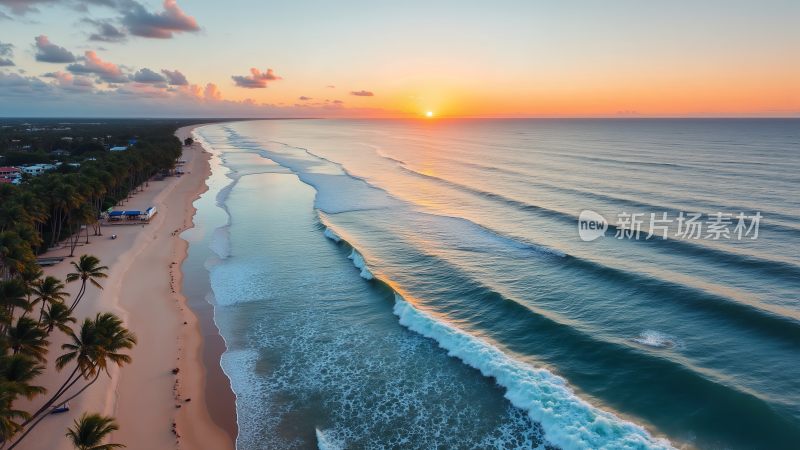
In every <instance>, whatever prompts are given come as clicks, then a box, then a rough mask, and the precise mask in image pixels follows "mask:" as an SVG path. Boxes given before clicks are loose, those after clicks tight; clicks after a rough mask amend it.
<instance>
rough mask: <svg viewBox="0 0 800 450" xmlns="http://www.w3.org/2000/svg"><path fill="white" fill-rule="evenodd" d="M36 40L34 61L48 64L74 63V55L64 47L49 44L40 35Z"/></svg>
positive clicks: (47, 40) (45, 37)
mask: <svg viewBox="0 0 800 450" xmlns="http://www.w3.org/2000/svg"><path fill="white" fill-rule="evenodd" d="M35 40H36V60H37V61H40V62H48V63H70V62H74V61H75V55H73V54H72V52H70V51H69V50H67V49H65V48H64V47H59V46H58V45H56V44H53V43H52V42H50V39H48V38H47V36H45V35H43V34H42V35H40V36H37V37H36V38H35Z"/></svg>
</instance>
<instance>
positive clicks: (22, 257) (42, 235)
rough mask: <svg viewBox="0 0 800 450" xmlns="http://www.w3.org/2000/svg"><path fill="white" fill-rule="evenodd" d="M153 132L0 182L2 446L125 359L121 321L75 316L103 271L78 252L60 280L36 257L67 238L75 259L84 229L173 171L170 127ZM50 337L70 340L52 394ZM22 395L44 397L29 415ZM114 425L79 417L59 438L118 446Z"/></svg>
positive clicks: (127, 336) (177, 146) (79, 444)
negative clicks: (55, 168) (65, 166)
mask: <svg viewBox="0 0 800 450" xmlns="http://www.w3.org/2000/svg"><path fill="white" fill-rule="evenodd" d="M159 130H160V131H159ZM159 130H156V129H150V130H148V132H142V133H140V136H141V137H140V138H139V139H138V141H137V143H136V144H135V145H134V146H133V147H131V148H130V149H128V150H127V151H124V152H118V153H105V154H102V155H100V156H99V157H97V158H96V159H95V160H86V161H83V162H81V165H80V167H79V168H74V169H72V170H71V171H70V170H64V171H61V172H51V173H45V174H42V175H40V176H38V177H33V178H30V179H26V180H25V181H24V182H23V183H22V184H20V185H19V186H13V185H10V184H0V449H13V448H16V447H17V446H18V445H20V443H21V442H23V441H24V440H25V439H27V438H28V437H29V436H31V434H30V433H31V432H32V430H34V429H35V428H36V426H37V425H38V424H39V423H40V422H41V421H42V420H44V419H45V418H46V417H47V416H48V415H49V414H51V413H53V412H54V411H57V410H59V409H63V408H65V407H66V406H67V404H68V402H69V401H70V400H72V399H74V398H76V397H77V396H79V395H81V394H82V393H83V392H84V391H86V390H87V389H88V388H89V387H90V386H91V385H92V384H94V383H95V382H96V381H97V380H98V379H99V377H100V376H101V375H102V374H103V373H108V370H109V369H110V367H111V366H113V365H119V366H121V365H124V364H127V363H129V362H130V356H129V355H128V354H127V353H126V351H127V350H129V349H131V348H132V347H133V346H134V345H135V343H136V337H135V336H134V334H133V333H131V332H130V331H129V330H127V329H126V328H125V327H124V326H123V323H122V321H121V320H120V319H119V318H118V317H116V316H115V315H113V314H109V313H100V314H97V315H95V316H94V317H88V318H86V319H84V320H83V321H82V322H78V320H77V319H76V318H75V317H74V315H73V314H74V311H75V308H76V307H77V306H78V304H79V303H80V301H81V299H82V298H83V297H84V296H85V295H86V293H87V291H88V290H89V289H91V288H92V286H94V287H95V288H99V289H102V285H101V282H102V279H103V278H106V276H107V267H105V266H103V265H102V264H101V262H100V261H99V260H98V259H97V258H95V257H93V256H91V255H83V256H81V257H80V258H79V259H78V260H77V261H72V262H70V264H71V267H72V271H71V273H69V274H68V275H67V277H66V279H65V280H60V279H58V278H55V277H52V276H45V275H44V274H43V272H42V270H41V268H40V267H39V265H38V263H37V260H36V255H37V254H38V253H41V252H43V251H44V250H46V249H47V248H49V247H52V246H54V245H56V244H59V243H61V242H63V241H66V242H67V243H68V245H69V248H70V253H72V251H74V249H75V246H76V244H77V242H78V240H79V239H81V240H82V239H84V238H85V239H87V240H88V239H89V235H90V230H93V233H94V234H100V232H101V230H100V226H99V218H100V214H101V212H102V211H104V210H105V209H107V208H108V207H110V206H113V205H115V204H117V203H118V202H120V201H121V200H124V199H125V198H127V197H128V196H129V195H130V194H131V193H133V192H134V191H135V190H136V189H139V188H140V187H141V186H142V185H143V184H146V183H147V181H148V180H149V179H150V178H151V177H152V176H153V175H155V174H157V173H158V172H160V171H163V170H170V169H172V168H174V165H175V162H176V160H177V158H179V157H180V155H181V148H182V144H181V142H180V141H178V139H177V138H176V137H174V135H173V132H174V127H162V128H160V129H159ZM84 231H85V233H84ZM69 283H75V284H78V285H79V287H78V289H77V293H76V294H75V295H71V294H70V293H69V292H67V290H66V284H69ZM54 333H63V334H64V335H66V343H65V344H64V345H62V346H61V351H60V352H59V354H58V355H57V356H56V358H55V366H56V369H57V370H58V371H59V374H60V376H61V377H62V380H61V382H60V384H59V385H58V387H57V388H54V389H55V390H53V389H51V390H49V391H48V390H47V389H45V388H44V387H43V386H41V381H39V382H37V380H40V376H41V375H42V373H43V372H44V371H45V369H46V367H47V365H46V364H47V361H48V353H49V351H50V350H51V349H49V344H50V342H51V337H52V336H54ZM25 399H27V400H34V399H36V400H39V399H43V400H41V401H37V402H35V404H36V405H40V406H38V407H36V408H35V409H33V410H26V409H24V408H22V407H21V406H20V405H21V404H31V403H26V402H24V400H25ZM116 429H117V425H116V423H115V421H114V419H113V418H111V417H104V416H101V415H97V414H83V415H82V416H81V417H80V418H79V419H77V420H75V422H74V424H73V426H72V427H70V429H69V430H65V438H67V439H69V440H70V441H71V442H72V443H73V444H74V446H75V448H113V447H115V446H118V445H117V444H103V441H104V440H105V439H106V437H107V435H108V434H109V433H111V432H113V431H114V430H116Z"/></svg>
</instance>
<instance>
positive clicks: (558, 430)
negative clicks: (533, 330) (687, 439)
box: [394, 295, 673, 450]
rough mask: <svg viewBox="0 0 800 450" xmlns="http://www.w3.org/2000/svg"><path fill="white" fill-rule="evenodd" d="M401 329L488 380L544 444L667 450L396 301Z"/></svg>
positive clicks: (540, 374) (560, 385)
mask: <svg viewBox="0 0 800 450" xmlns="http://www.w3.org/2000/svg"><path fill="white" fill-rule="evenodd" d="M394 313H395V314H396V315H397V316H398V317H399V318H400V324H402V325H403V326H405V327H407V328H409V329H410V330H412V331H415V332H417V333H419V334H422V335H423V336H426V337H428V338H431V339H434V340H435V341H436V342H438V344H439V346H441V347H442V348H444V349H445V350H447V351H448V354H449V355H450V356H454V357H456V358H458V359H460V360H462V361H463V362H464V363H466V364H467V365H469V366H471V367H474V368H476V369H478V370H480V371H481V373H482V374H483V375H484V376H487V377H493V378H495V380H497V383H498V384H499V385H501V386H503V387H505V388H506V395H505V396H506V398H508V399H509V400H510V401H511V403H512V404H514V406H516V407H518V408H521V409H524V410H525V411H527V412H528V414H529V415H530V417H531V419H533V420H534V421H536V422H539V423H541V424H542V427H543V428H544V431H545V439H547V440H548V441H549V442H551V443H553V444H555V445H556V446H558V447H561V448H562V449H565V450H569V449H642V448H653V449H666V448H673V447H672V446H671V445H670V443H669V442H668V441H666V440H664V439H658V438H654V437H652V436H650V435H649V434H648V432H647V431H646V430H645V429H644V428H642V427H640V426H638V425H636V424H633V423H631V422H628V421H625V420H623V419H621V418H619V417H617V416H615V415H614V414H612V413H609V412H607V411H602V410H600V409H598V408H595V407H594V406H592V405H589V404H588V403H586V402H585V401H583V400H581V399H580V398H579V397H578V396H577V395H575V393H574V392H573V391H572V390H571V389H570V388H569V387H568V386H567V384H566V381H565V380H564V379H563V378H561V377H558V376H556V375H554V374H552V373H550V372H548V371H547V370H543V369H537V368H535V367H533V366H531V365H529V364H526V363H523V362H520V361H516V360H514V359H512V358H510V357H508V356H507V355H506V354H504V353H503V352H502V351H501V350H500V349H498V348H497V347H495V346H493V345H491V344H489V343H486V342H484V341H482V340H480V339H478V338H476V337H473V336H471V335H469V334H467V333H465V332H463V331H460V330H458V329H456V328H454V327H452V326H450V325H448V324H445V323H443V322H439V321H437V320H435V319H433V318H432V317H430V316H428V315H427V314H425V313H423V312H422V311H419V310H417V309H416V308H414V307H412V306H411V304H409V303H408V302H407V301H405V299H403V298H402V297H401V296H400V295H395V305H394Z"/></svg>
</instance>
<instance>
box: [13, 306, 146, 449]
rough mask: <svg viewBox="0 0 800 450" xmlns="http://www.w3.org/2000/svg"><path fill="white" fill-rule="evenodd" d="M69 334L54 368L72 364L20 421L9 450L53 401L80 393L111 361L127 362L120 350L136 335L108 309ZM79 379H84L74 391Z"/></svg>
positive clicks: (120, 364)
mask: <svg viewBox="0 0 800 450" xmlns="http://www.w3.org/2000/svg"><path fill="white" fill-rule="evenodd" d="M69 337H70V342H68V343H66V344H63V345H62V346H61V348H62V349H63V350H66V353H64V354H63V355H61V356H59V357H58V358H57V359H56V369H58V370H62V369H64V367H66V366H67V365H69V364H70V363H72V362H75V367H74V368H73V370H72V372H71V373H70V374H69V376H68V377H67V379H66V381H64V383H63V384H62V385H61V387H59V388H58V390H56V391H55V393H54V394H53V395H52V396H51V397H50V399H49V400H48V401H46V402H45V403H44V405H42V406H41V407H40V408H39V409H38V410H37V411H36V412H35V413H33V414H32V415H31V416H30V418H28V419H27V420H25V422H23V423H22V424H21V427H22V428H25V432H24V433H22V435H21V436H20V437H19V438H17V440H16V441H14V443H13V444H12V445H11V446H10V447H9V450H10V449H13V448H15V447H16V446H17V445H19V443H20V442H21V441H22V440H23V439H25V437H26V436H27V435H28V434H29V433H30V432H31V431H32V430H33V429H34V428H35V427H36V426H37V425H38V424H39V423H40V422H41V421H42V419H44V418H45V417H47V414H46V413H47V412H49V410H50V408H51V407H52V406H53V405H63V404H64V403H67V402H69V401H70V400H72V399H74V398H75V397H77V396H78V395H80V394H81V393H83V391H85V390H86V389H88V388H89V386H91V385H92V384H94V382H95V381H97V379H98V378H99V376H100V374H101V373H102V372H106V374H109V371H108V369H109V365H110V363H114V364H116V365H118V366H122V365H124V364H128V363H130V362H131V357H130V355H127V354H124V353H121V351H122V350H128V349H131V348H133V346H134V345H135V344H136V336H135V335H134V334H133V333H131V332H130V331H128V330H127V329H126V328H125V327H124V326H122V320H120V318H119V317H117V316H115V315H114V314H111V313H98V314H97V315H96V316H95V318H94V320H92V319H89V318H86V319H85V320H84V321H83V324H82V325H81V329H80V331H79V333H78V334H76V333H74V332H71V333H69ZM109 375H110V374H109ZM81 379H83V380H86V381H87V383H86V384H84V385H83V386H81V387H80V388H79V389H78V390H77V391H73V390H72V389H73V388H74V387H75V386H76V384H77V383H78V382H79V381H80V380H81Z"/></svg>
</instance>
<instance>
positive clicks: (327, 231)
mask: <svg viewBox="0 0 800 450" xmlns="http://www.w3.org/2000/svg"><path fill="white" fill-rule="evenodd" d="M323 234H325V237H326V238H328V239H330V240H332V241H333V242H340V241H341V240H342V238H341V237H339V235H338V234H336V232H335V231H333V230H331V229H330V228H329V227H327V228H325V233H323Z"/></svg>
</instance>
